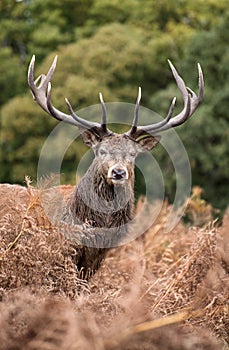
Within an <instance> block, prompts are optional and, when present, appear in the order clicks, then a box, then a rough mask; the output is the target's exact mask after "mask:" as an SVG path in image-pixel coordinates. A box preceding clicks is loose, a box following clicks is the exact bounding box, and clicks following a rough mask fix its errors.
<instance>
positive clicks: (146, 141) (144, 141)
mask: <svg viewBox="0 0 229 350" xmlns="http://www.w3.org/2000/svg"><path fill="white" fill-rule="evenodd" d="M160 139H161V136H159V135H157V136H152V135H147V137H145V138H141V139H140V140H138V141H137V143H138V144H139V146H140V151H142V152H144V151H151V149H153V148H154V147H156V146H157V144H158V143H159V141H160Z"/></svg>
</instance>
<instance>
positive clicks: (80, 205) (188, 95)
mask: <svg viewBox="0 0 229 350" xmlns="http://www.w3.org/2000/svg"><path fill="white" fill-rule="evenodd" d="M56 62H57V57H55V59H54V61H53V63H52V65H51V68H50V69H49V71H48V73H47V75H44V74H42V75H40V76H39V77H38V78H37V79H36V80H34V64H35V56H33V57H32V60H31V62H30V65H29V70H28V83H29V87H30V89H31V91H32V94H33V97H34V100H35V101H37V103H38V104H39V105H40V107H41V108H42V109H43V110H44V111H45V112H47V113H48V114H49V115H51V116H52V117H54V118H56V119H57V120H59V121H63V122H65V123H69V124H71V125H73V126H76V127H77V128H78V129H79V131H80V133H81V137H82V139H83V142H84V143H85V144H86V145H88V146H89V147H91V148H92V149H93V151H94V154H95V158H94V160H93V162H92V164H91V166H90V167H89V169H88V170H87V172H86V174H85V175H84V176H83V178H82V179H81V180H80V182H79V184H78V185H77V187H76V188H75V191H74V193H73V195H72V198H71V200H70V202H69V204H68V206H67V208H66V210H65V213H63V218H62V219H63V221H64V222H66V224H69V223H74V225H75V227H77V228H80V227H81V228H82V230H81V232H82V233H81V234H80V235H79V234H78V236H76V234H75V233H74V230H73V231H71V233H69V232H70V231H69V232H68V233H66V236H67V237H68V238H69V239H70V240H73V241H76V242H78V243H79V245H80V246H79V249H82V254H81V259H80V261H78V262H77V266H78V268H82V267H84V268H85V269H88V268H90V269H92V270H96V269H97V268H98V267H99V265H100V263H101V261H102V259H103V258H104V256H105V254H106V251H107V248H109V247H112V246H115V245H118V243H119V242H121V241H122V239H123V238H125V236H126V235H127V224H128V222H129V221H130V220H131V219H132V218H133V207H134V162H135V158H136V156H137V155H138V154H139V153H140V152H144V151H150V150H151V149H153V148H154V147H155V146H156V145H157V144H158V142H159V140H160V136H158V133H160V132H162V131H165V130H168V129H170V128H174V127H176V126H178V125H181V124H183V123H184V122H185V121H186V120H188V119H189V118H190V117H191V115H192V114H193V113H194V112H195V110H196V109H197V107H198V106H199V104H200V102H201V101H202V98H203V92H204V81H203V74H202V71H201V67H200V65H199V64H198V72H199V92H198V95H196V94H195V92H193V91H192V90H191V89H190V88H188V87H186V85H185V83H184V81H183V80H182V78H181V77H180V76H179V75H178V73H177V71H176V69H175V67H174V66H173V65H172V63H171V62H170V61H169V65H170V67H171V70H172V73H173V76H174V78H175V80H176V83H177V86H178V88H179V90H180V92H181V94H182V97H183V101H184V108H183V110H182V111H181V112H180V113H179V114H178V115H176V116H174V117H172V114H173V110H174V106H175V101H176V98H174V99H173V100H172V103H171V105H170V108H169V111H168V114H167V116H166V118H165V119H164V120H162V121H160V122H158V123H155V124H151V125H145V126H139V125H138V111H139V105H140V99H141V89H140V88H139V92H138V97H137V102H136V105H135V110H134V118H133V123H132V126H131V128H130V130H129V131H128V132H126V133H124V134H117V133H114V132H112V131H110V130H109V129H108V128H107V117H106V106H105V103H104V101H103V97H102V94H101V93H100V94H99V96H100V102H101V106H102V120H101V124H99V123H95V122H90V121H87V120H85V119H82V118H80V117H79V116H77V115H76V114H75V112H74V111H73V108H72V106H71V104H70V102H69V101H68V100H67V99H66V103H67V106H68V110H69V114H65V113H63V112H61V111H60V110H58V109H57V108H55V107H54V106H53V104H52V102H51V79H52V75H53V73H54V71H55V68H56ZM77 232H79V230H77Z"/></svg>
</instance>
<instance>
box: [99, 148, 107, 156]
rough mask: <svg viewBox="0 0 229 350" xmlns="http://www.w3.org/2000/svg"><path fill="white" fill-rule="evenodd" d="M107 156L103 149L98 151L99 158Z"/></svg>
mask: <svg viewBox="0 0 229 350" xmlns="http://www.w3.org/2000/svg"><path fill="white" fill-rule="evenodd" d="M106 154H107V152H106V151H105V150H104V149H100V150H99V155H100V156H105V155H106Z"/></svg>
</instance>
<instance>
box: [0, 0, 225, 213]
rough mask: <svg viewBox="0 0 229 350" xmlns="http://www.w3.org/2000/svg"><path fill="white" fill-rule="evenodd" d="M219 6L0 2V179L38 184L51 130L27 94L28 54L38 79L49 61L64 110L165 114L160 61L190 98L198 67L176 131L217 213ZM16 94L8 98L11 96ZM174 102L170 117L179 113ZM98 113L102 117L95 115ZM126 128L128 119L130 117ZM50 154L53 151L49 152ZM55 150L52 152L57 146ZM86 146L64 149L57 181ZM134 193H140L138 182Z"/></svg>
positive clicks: (169, 173) (220, 186)
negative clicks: (138, 102)
mask: <svg viewBox="0 0 229 350" xmlns="http://www.w3.org/2000/svg"><path fill="white" fill-rule="evenodd" d="M227 7H228V1H227V0H220V1H217V2H216V1H214V0H206V1H204V2H203V1H202V0H193V1H188V0H176V1H175V0H172V1H167V0H162V1H156V0H149V1H145V2H144V6H143V3H142V1H140V0H123V1H121V2H120V1H118V0H109V1H108V0H84V1H83V0H76V1H73V0H66V1H65V2H64V5H63V1H61V0H24V1H23V0H21V1H14V0H0V11H1V16H2V18H1V23H0V46H1V51H0V88H1V96H0V118H1V139H0V146H1V148H0V167H1V172H0V181H7V182H20V183H22V182H23V180H24V175H25V174H29V175H31V176H32V177H33V178H36V166H37V161H38V159H39V154H40V150H41V147H42V144H43V142H44V141H45V139H46V137H47V136H48V134H49V132H50V131H51V130H52V128H53V126H54V125H56V123H55V121H54V120H52V118H49V117H48V116H46V115H45V113H44V112H43V111H41V110H40V109H39V107H37V106H36V104H35V103H34V102H33V100H32V98H31V96H30V95H29V93H28V89H27V83H26V70H27V66H28V61H29V60H30V58H31V56H32V54H33V53H35V54H36V73H35V74H36V76H38V75H39V74H41V73H43V72H47V70H48V68H49V66H50V64H51V61H52V59H53V57H54V55H55V54H58V56H59V60H58V66H57V69H56V72H55V74H54V77H53V83H52V86H53V96H52V100H53V103H54V105H56V106H57V107H58V108H60V109H61V110H64V111H66V106H65V101H64V97H68V98H69V100H70V101H71V103H72V105H73V107H74V108H75V109H76V110H78V109H80V108H82V107H86V106H89V105H93V104H97V103H98V92H99V91H102V92H103V95H104V98H105V100H106V101H123V102H131V103H133V102H134V101H135V98H136V92H137V87H138V86H139V85H140V86H142V88H143V97H142V104H143V105H144V106H147V107H149V108H152V109H153V110H155V111H157V112H158V113H161V114H162V115H165V114H166V113H167V110H168V106H169V103H170V101H171V99H172V98H173V96H179V91H178V90H177V88H176V85H175V83H174V80H173V77H172V74H171V72H170V71H169V68H168V65H167V63H166V60H167V59H168V58H170V59H171V60H172V61H173V62H174V63H175V65H176V67H177V69H178V71H179V72H180V73H181V75H182V77H183V78H184V80H185V81H186V83H187V85H188V86H190V87H191V88H193V89H194V90H196V85H197V81H196V80H197V79H196V77H197V70H196V69H195V65H196V62H200V63H201V65H202V67H203V70H204V77H205V82H206V94H205V100H204V102H203V104H202V105H201V107H200V108H199V109H198V111H197V112H196V113H195V116H194V118H192V119H191V121H189V122H188V123H187V124H185V125H184V126H182V127H180V128H178V129H177V130H178V133H179V135H180V137H181V138H182V139H183V142H184V144H185V147H186V149H187V151H188V154H189V156H190V162H191V166H192V171H193V174H192V175H193V184H195V185H200V186H202V187H203V188H204V189H205V196H206V198H207V200H209V201H211V202H212V203H213V205H214V206H215V207H220V208H224V207H225V206H226V205H227V202H228V198H229V192H228V188H227V186H226V179H227V176H228V175H227V159H228V152H229V151H228V139H229V138H228V100H229V84H228V73H229V68H228V67H229V66H228V60H229V49H228V47H229V46H228V42H229V34H228V33H229V13H228V10H227ZM15 96H16V97H15ZM181 103H182V101H180V99H179V98H178V103H177V109H176V111H179V108H181ZM99 113H100V112H99ZM128 118H129V119H128V121H129V122H130V121H131V116H128ZM54 148H55V145H54ZM55 149H56V150H57V149H58V147H56V148H55ZM85 150H86V148H85V146H83V144H82V143H79V142H78V141H77V144H76V145H74V146H72V147H71V148H70V149H69V150H68V152H67V153H66V157H65V160H64V162H63V169H62V170H63V173H64V178H65V180H67V181H69V180H71V181H72V182H74V178H75V174H74V171H73V170H72V169H73V164H76V163H77V162H78V161H79V160H80V158H81V156H82V154H83V153H84V152H85ZM155 154H157V159H158V162H159V164H160V165H161V168H162V169H163V171H164V174H165V180H166V189H167V195H169V197H170V198H172V197H173V193H174V184H175V178H174V176H173V172H174V170H173V166H172V164H171V161H170V160H169V158H168V155H167V153H166V152H164V151H163V150H162V148H158V150H157V151H155ZM139 186H140V187H139V188H138V190H139V192H144V183H143V182H142V179H141V181H140V185H139Z"/></svg>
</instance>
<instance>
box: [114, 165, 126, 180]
mask: <svg viewBox="0 0 229 350" xmlns="http://www.w3.org/2000/svg"><path fill="white" fill-rule="evenodd" d="M126 175H127V173H126V169H124V168H114V169H113V170H112V172H111V176H112V178H113V179H115V180H121V179H126V177H127V176H126Z"/></svg>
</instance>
